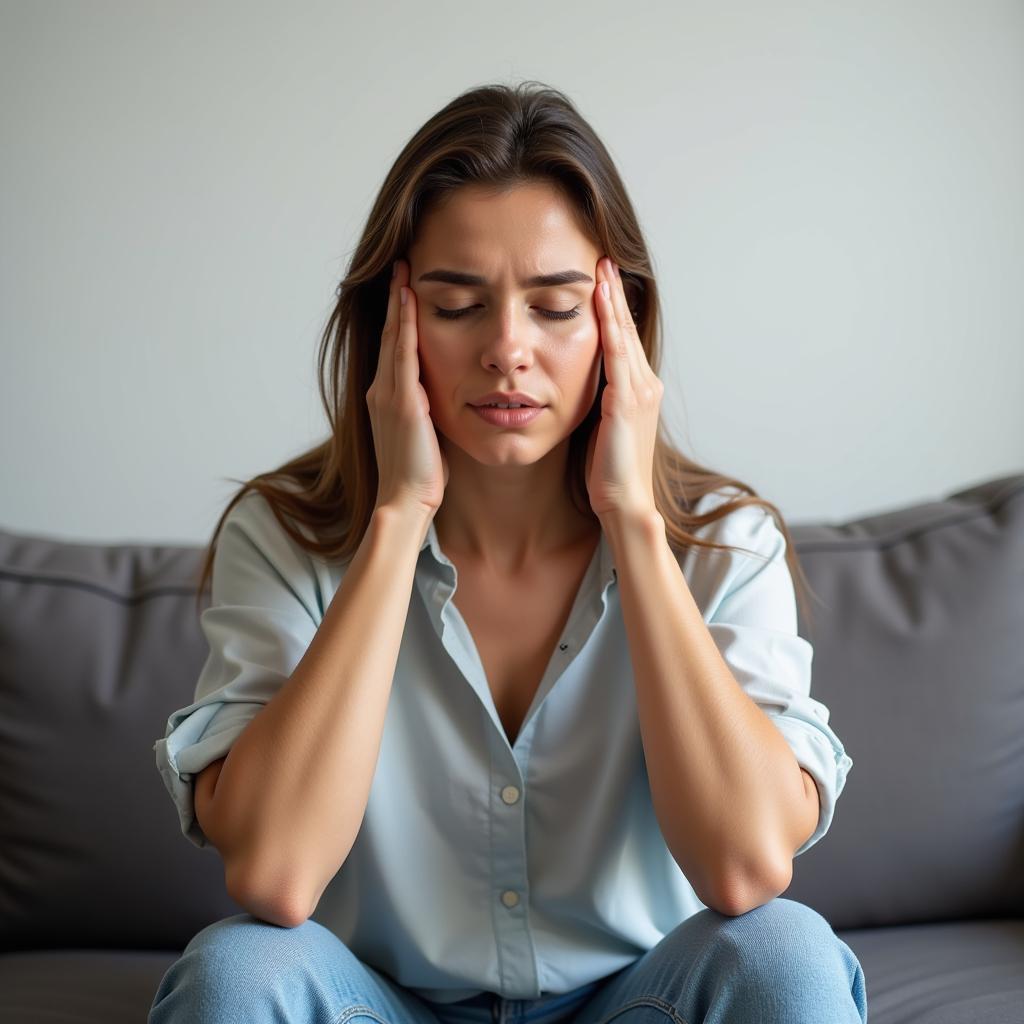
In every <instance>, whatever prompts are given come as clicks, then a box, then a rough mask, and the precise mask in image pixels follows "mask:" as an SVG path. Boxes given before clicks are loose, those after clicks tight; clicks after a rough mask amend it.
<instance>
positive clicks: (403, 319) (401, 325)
mask: <svg viewBox="0 0 1024 1024" xmlns="http://www.w3.org/2000/svg"><path fill="white" fill-rule="evenodd" d="M407 277H408V274H407V272H406V268H405V267H403V268H402V269H401V270H399V272H398V279H399V280H400V281H401V282H402V285H401V290H403V291H404V292H405V303H404V304H403V303H402V301H401V297H399V302H398V317H399V320H398V337H397V338H396V340H395V387H396V388H397V389H398V391H399V393H400V394H405V395H413V394H415V392H416V385H417V383H418V382H419V379H420V363H419V353H418V351H417V346H418V344H419V339H418V337H417V334H416V296H415V294H413V290H412V289H411V288H410V287H409V286H408V284H407V283H406V278H407Z"/></svg>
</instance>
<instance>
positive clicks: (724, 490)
mask: <svg viewBox="0 0 1024 1024" xmlns="http://www.w3.org/2000/svg"><path fill="white" fill-rule="evenodd" d="M745 496H746V492H744V491H742V490H740V488H738V487H736V486H735V485H732V484H730V485H728V486H725V487H721V488H719V489H718V490H715V491H710V492H709V493H707V494H705V495H703V496H702V497H701V498H700V499H699V500H698V501H697V503H696V504H695V505H694V508H693V514H695V515H706V514H707V513H709V512H713V511H715V510H716V509H719V508H722V507H723V506H726V505H728V504H729V503H730V502H732V501H735V500H736V499H737V498H742V497H745ZM691 532H692V533H693V536H695V537H699V538H700V539H701V540H710V541H714V542H715V543H716V544H728V545H730V546H736V547H740V548H744V549H747V552H748V554H744V553H743V552H739V553H737V555H738V557H740V558H745V557H749V554H750V553H752V554H753V555H754V556H762V557H765V556H767V557H772V556H777V555H778V554H779V553H780V552H779V547H780V541H781V543H782V545H783V547H784V545H785V535H784V534H783V533H782V531H781V530H780V529H779V527H778V523H776V521H775V517H774V516H773V515H772V514H771V512H770V511H769V510H768V509H767V508H765V507H764V506H763V505H756V504H750V505H741V506H739V507H738V508H734V509H732V511H730V512H726V513H725V514H724V515H722V516H720V517H718V518H717V519H714V520H712V521H711V522H710V523H705V524H704V525H703V526H698V527H696V528H695V529H694V530H693V531H691ZM692 551H693V549H691V551H690V553H692ZM709 553H715V552H709Z"/></svg>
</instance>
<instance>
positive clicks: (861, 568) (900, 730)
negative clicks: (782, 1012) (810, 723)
mask: <svg viewBox="0 0 1024 1024" xmlns="http://www.w3.org/2000/svg"><path fill="white" fill-rule="evenodd" d="M791 529H792V532H793V541H794V547H795V549H796V551H797V552H798V554H799V556H800V560H801V564H802V565H803V567H804V570H805V572H806V573H807V576H808V579H809V582H810V583H811V586H812V587H813V588H814V591H815V593H816V594H817V595H818V596H819V597H820V598H821V599H822V600H823V602H824V603H823V604H818V603H816V602H813V601H812V605H813V612H812V617H813V629H812V628H811V627H810V626H809V625H808V624H807V623H805V622H803V621H802V619H801V623H800V633H801V635H803V636H806V637H807V638H808V639H809V640H811V642H812V644H813V646H814V652H815V653H814V669H813V682H812V686H811V693H812V695H813V696H814V697H815V698H816V699H818V700H820V701H823V702H824V703H825V704H826V706H828V707H829V709H830V710H831V719H830V724H831V725H832V726H833V728H834V729H835V730H836V732H837V733H838V735H839V736H840V737H841V738H842V740H843V743H844V745H845V747H846V749H847V751H848V752H849V754H850V756H851V757H852V758H853V762H854V767H853V769H852V770H851V771H850V774H849V777H848V780H847V785H846V788H845V790H844V791H843V795H842V797H841V798H840V800H839V802H838V803H837V805H836V813H835V817H834V819H833V822H832V826H831V829H830V831H829V834H828V836H827V837H826V838H825V839H824V840H823V841H822V842H820V843H818V844H817V845H816V846H814V847H812V848H811V849H810V850H808V851H807V852H806V853H804V854H803V855H802V856H800V857H798V858H797V859H796V860H795V861H794V862H793V883H792V885H791V886H790V887H789V889H787V890H786V893H785V895H786V896H787V898H789V899H794V900H798V901H800V902H802V903H807V904H809V905H811V906H813V907H814V908H815V909H816V910H817V911H818V912H819V913H820V914H822V915H823V916H824V917H826V918H827V919H828V920H829V921H830V922H831V923H832V925H833V927H834V928H856V927H873V926H877V925H885V924H896V923H913V922H926V921H939V920H956V919H962V918H971V917H992V918H999V917H1004V916H1008V917H1022V916H1024V646H1022V643H1021V640H1022V638H1024V474H1020V475H1016V476H1010V477H1002V478H1000V479H996V480H990V481H988V482H986V483H983V484H980V485H978V486H975V487H971V488H968V489H966V490H961V491H958V492H956V493H954V494H950V495H949V496H948V497H946V498H944V499H942V500H938V501H930V502H922V503H919V504H915V505H912V506H910V507H905V508H899V509H895V510H892V511H885V512H880V513H877V514H873V515H870V516H865V517H861V518H858V519H852V520H850V521H847V522H843V523H834V524H829V525H820V524H798V523H793V524H791ZM908 1019H909V1018H908ZM929 1019H931V1018H929Z"/></svg>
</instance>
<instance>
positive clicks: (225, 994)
mask: <svg viewBox="0 0 1024 1024" xmlns="http://www.w3.org/2000/svg"><path fill="white" fill-rule="evenodd" d="M346 957H347V958H349V959H350V960H351V966H352V967H353V968H354V969H358V967H359V963H358V961H357V960H356V958H355V956H354V954H352V953H351V952H350V951H349V950H348V947H347V946H345V945H344V943H342V942H341V941H340V940H338V939H337V937H336V936H334V935H333V933H331V932H330V931H328V930H327V929H325V928H324V927H323V925H320V924H318V923H317V922H316V921H313V920H307V921H304V922H303V923H302V924H301V925H299V926H297V927H295V928H284V927H280V926H278V925H275V924H271V923H270V922H268V921H263V920H261V919H260V918H257V917H254V916H253V915H251V914H235V915H233V916H232V917H226V918H222V919H221V920H219V921H215V922H213V923H212V924H210V925H207V927H205V928H203V929H202V930H201V931H199V932H197V933H196V934H195V935H194V936H193V937H192V939H191V940H190V941H189V943H188V945H187V946H186V947H185V949H184V951H183V953H182V955H181V957H180V958H179V959H178V960H177V961H175V962H174V963H173V964H172V965H171V967H170V968H169V969H168V971H167V973H166V974H165V975H164V977H163V980H162V981H161V982H160V986H159V988H158V990H157V993H156V997H155V999H154V1001H153V1005H152V1008H151V1010H150V1015H149V1024H171V1022H174V1024H177V1022H179V1021H182V1022H184V1021H186V1020H199V1019H203V1020H218V1021H225V1022H226V1021H236V1020H237V1021H244V1020H246V1019H247V1018H248V1019H251V1020H258V1019H261V1016H262V1017H263V1019H268V1018H267V1016H266V1015H267V1014H268V1013H272V1014H273V1016H274V1019H285V1017H286V1012H285V1010H286V1008H287V1007H292V1006H295V1005H296V1004H301V1005H308V1004H309V1003H315V1004H318V1003H319V1002H320V1001H321V999H320V995H319V994H318V993H314V992H313V991H312V989H313V987H315V986H310V985H309V980H310V977H311V976H315V975H316V973H317V972H318V971H319V970H320V969H321V964H322V963H323V962H325V961H326V960H329V961H330V962H331V963H332V964H334V965H338V966H341V967H342V969H344V967H345V966H346V965H345V964H344V963H342V964H339V958H340V959H341V960H342V961H344V960H345V958H346ZM200 1008H201V1018H200ZM318 1008H319V1007H318Z"/></svg>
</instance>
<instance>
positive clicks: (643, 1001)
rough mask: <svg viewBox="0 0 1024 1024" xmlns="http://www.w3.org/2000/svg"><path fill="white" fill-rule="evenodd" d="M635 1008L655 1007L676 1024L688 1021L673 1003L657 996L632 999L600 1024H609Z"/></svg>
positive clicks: (683, 1023)
mask: <svg viewBox="0 0 1024 1024" xmlns="http://www.w3.org/2000/svg"><path fill="white" fill-rule="evenodd" d="M634 1006H653V1007H654V1008H655V1009H656V1010H661V1012H662V1013H664V1014H665V1016H666V1017H668V1018H669V1019H671V1020H672V1021H673V1022H674V1024H686V1021H685V1020H683V1018H682V1017H680V1016H679V1014H678V1013H677V1012H676V1008H675V1007H674V1006H673V1005H672V1004H671V1003H666V1002H665V1000H664V999H659V998H658V997H657V996H640V997H639V998H637V999H631V1000H630V1001H629V1002H628V1003H625V1004H624V1005H622V1006H619V1007H616V1009H615V1010H613V1011H612V1012H611V1013H609V1014H608V1016H607V1017H603V1018H602V1019H601V1020H600V1021H598V1024H608V1022H609V1021H610V1020H612V1019H614V1018H615V1017H617V1016H618V1015H619V1014H620V1013H624V1012H625V1011H626V1010H631V1009H632V1008H633V1007H634Z"/></svg>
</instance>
